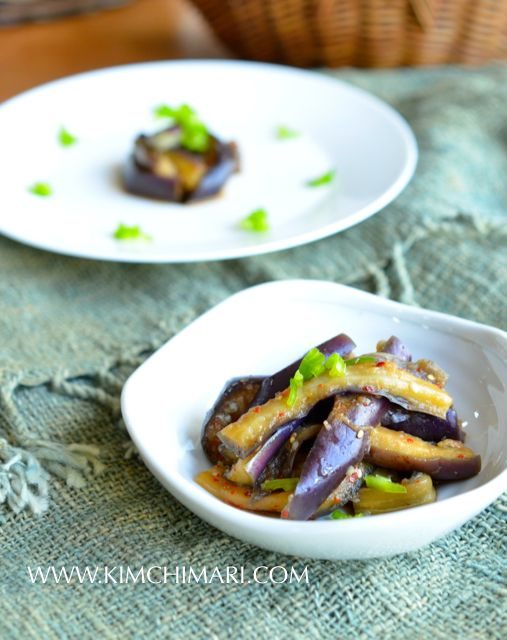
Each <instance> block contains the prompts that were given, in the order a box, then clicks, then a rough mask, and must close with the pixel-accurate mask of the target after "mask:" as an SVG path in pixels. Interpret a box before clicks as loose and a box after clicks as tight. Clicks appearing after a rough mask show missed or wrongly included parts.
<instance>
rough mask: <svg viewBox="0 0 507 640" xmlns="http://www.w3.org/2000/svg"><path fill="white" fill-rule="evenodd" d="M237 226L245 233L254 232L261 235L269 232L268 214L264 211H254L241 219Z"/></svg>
mask: <svg viewBox="0 0 507 640" xmlns="http://www.w3.org/2000/svg"><path fill="white" fill-rule="evenodd" d="M239 226H240V227H241V228H242V229H244V230H245V231H254V232H256V233H263V232H264V231H268V230H269V222H268V213H267V211H266V210H265V209H256V210H255V211H252V213H250V214H249V215H247V216H246V218H243V220H241V222H240V223H239Z"/></svg>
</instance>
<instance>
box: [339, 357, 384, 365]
mask: <svg viewBox="0 0 507 640" xmlns="http://www.w3.org/2000/svg"><path fill="white" fill-rule="evenodd" d="M344 362H345V364H346V365H347V367H350V366H352V367H353V366H354V365H355V364H363V363H365V362H377V361H376V360H375V358H373V357H372V356H358V357H357V358H349V359H348V360H345V361H344Z"/></svg>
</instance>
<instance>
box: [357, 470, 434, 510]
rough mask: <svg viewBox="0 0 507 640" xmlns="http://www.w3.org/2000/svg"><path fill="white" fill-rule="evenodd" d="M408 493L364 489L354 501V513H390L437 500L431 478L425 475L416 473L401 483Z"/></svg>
mask: <svg viewBox="0 0 507 640" xmlns="http://www.w3.org/2000/svg"><path fill="white" fill-rule="evenodd" d="M401 484H402V485H403V486H404V487H405V488H406V490H407V493H385V492H384V491H379V490H378V489H369V488H368V487H363V488H362V489H360V490H359V492H358V494H357V500H355V501H354V512H355V513H365V514H367V513H368V514H377V513H388V512H389V511H399V510H400V509H407V508H408V507H417V506H419V505H422V504H430V503H431V502H435V500H436V499H437V493H436V491H435V488H434V487H433V482H432V481H431V477H430V476H428V475H427V474H425V473H416V474H414V476H412V477H411V478H406V479H404V480H402V481H401Z"/></svg>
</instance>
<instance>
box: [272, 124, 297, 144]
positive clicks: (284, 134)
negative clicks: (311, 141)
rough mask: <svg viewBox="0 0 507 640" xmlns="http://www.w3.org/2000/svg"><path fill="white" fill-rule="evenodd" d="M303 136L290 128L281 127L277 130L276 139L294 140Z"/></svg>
mask: <svg viewBox="0 0 507 640" xmlns="http://www.w3.org/2000/svg"><path fill="white" fill-rule="evenodd" d="M300 135H301V134H300V133H299V132H298V131H295V130H294V129H291V128H290V127H285V126H284V125H280V126H278V127H277V129H276V137H277V138H278V140H292V139H293V138H299V136H300Z"/></svg>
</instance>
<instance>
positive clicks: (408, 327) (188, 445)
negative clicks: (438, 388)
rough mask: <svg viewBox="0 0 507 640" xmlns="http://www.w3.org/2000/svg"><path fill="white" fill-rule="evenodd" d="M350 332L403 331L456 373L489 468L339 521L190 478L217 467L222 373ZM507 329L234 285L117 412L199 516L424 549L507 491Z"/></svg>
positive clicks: (276, 363)
mask: <svg viewBox="0 0 507 640" xmlns="http://www.w3.org/2000/svg"><path fill="white" fill-rule="evenodd" d="M342 331H343V332H346V333H348V334H349V335H350V336H351V337H352V338H353V339H354V340H355V341H356V343H357V345H358V352H365V351H371V350H372V349H374V347H375V344H376V342H377V340H378V339H380V338H383V337H388V336H390V335H391V334H396V335H398V336H399V337H400V338H401V339H402V340H403V341H404V342H406V343H407V345H409V347H410V349H411V350H412V351H413V353H414V355H415V356H416V357H425V358H433V359H435V360H436V361H437V362H438V363H439V364H440V365H441V366H443V367H444V368H445V369H446V370H447V371H448V372H449V373H450V376H451V377H450V381H449V386H448V389H449V391H450V392H451V394H452V395H453V397H454V400H455V406H456V408H457V410H458V413H459V416H460V417H461V419H462V420H464V421H467V422H468V426H467V427H466V432H467V434H468V437H467V443H468V444H469V446H471V447H472V448H473V449H475V450H476V451H477V452H479V453H480V454H481V456H482V465H483V466H482V471H481V472H480V474H479V475H478V476H476V477H474V478H471V479H469V480H466V481H464V482H456V483H450V484H448V485H447V486H445V487H443V488H441V489H439V491H438V501H437V502H436V503H434V504H431V505H427V506H423V507H416V508H413V509H410V510H407V511H402V512H397V513H390V514H385V515H380V516H372V517H367V518H360V519H351V520H340V521H330V520H328V521H314V522H291V521H287V520H279V519H275V518H270V517H265V516H261V515H257V514H252V513H247V512H245V511H240V510H238V509H236V508H234V507H232V506H229V505H227V504H224V503H223V502H221V501H220V500H218V499H216V498H214V497H213V496H211V495H210V494H209V493H207V492H206V491H205V490H204V489H202V488H201V487H200V486H199V485H197V484H196V483H195V482H194V477H195V475H196V474H197V473H198V472H199V471H201V470H203V469H205V468H209V467H210V463H209V462H208V461H207V460H206V459H205V456H204V454H203V452H202V450H201V446H200V431H201V424H202V421H203V417H204V415H205V413H206V411H207V410H208V409H209V407H210V406H211V405H212V404H213V402H214V400H215V398H216V396H217V394H218V393H219V391H220V390H221V389H222V387H223V385H224V384H225V382H226V381H227V380H228V379H230V378H232V377H235V376H241V375H246V374H265V373H271V372H273V371H276V370H278V369H280V368H281V367H283V366H284V365H286V364H287V363H288V362H291V361H293V360H294V359H295V358H297V357H298V356H300V355H302V354H303V353H304V352H305V351H306V350H308V349H309V348H310V347H312V346H313V345H315V344H318V343H320V342H322V341H323V340H324V339H326V338H329V337H330V336H332V335H334V334H336V333H339V332H342ZM506 406H507V334H505V333H504V332H502V331H499V330H498V329H494V328H491V327H487V326H484V325H479V324H475V323H472V322H468V321H466V320H461V319H459V318H455V317H452V316H447V315H443V314H440V313H435V312H431V311H424V310H422V309H418V308H414V307H408V306H405V305H401V304H398V303H396V302H391V301H388V300H384V299H382V298H379V297H376V296H373V295H371V294H368V293H363V292H360V291H357V290H356V289H351V288H348V287H344V286H342V285H338V284H334V283H329V282H319V281H312V280H289V281H284V282H274V283H268V284H264V285H260V286H257V287H253V288H251V289H247V290H245V291H242V292H241V293H238V294H236V295H234V296H232V297H231V298H229V299H228V300H226V301H225V302H222V303H221V304H219V305H218V306H216V307H215V308H213V309H212V310H211V311H209V312H207V313H205V314H204V315H203V316H201V317H200V318H199V319H198V320H196V321H195V322H193V323H192V324H191V325H189V326H188V327H187V328H186V329H184V330H183V331H182V332H181V333H180V334H178V335H177V336H176V337H174V338H173V339H172V340H170V341H169V342H168V343H167V344H166V345H165V346H163V347H162V348H161V349H160V350H159V351H157V352H156V353H155V354H154V355H153V356H151V358H149V359H148V360H147V361H146V362H145V363H144V364H143V365H142V366H141V367H140V368H139V369H138V370H137V371H136V372H134V374H133V375H132V376H131V377H130V378H129V380H128V381H127V383H126V385H125V388H124V390H123V394H122V411H123V416H124V418H125V422H126V424H127V427H128V430H129V432H130V435H131V436H132V439H133V440H134V442H135V444H136V446H137V447H138V449H139V452H140V453H141V456H142V457H143V459H144V461H145V462H146V464H147V466H148V467H149V468H150V469H151V471H152V472H153V474H154V475H155V476H156V477H157V478H158V479H159V480H160V482H161V483H162V484H163V485H164V486H165V487H167V489H169V491H170V492H171V493H172V494H173V495H174V496H175V497H176V498H177V499H178V500H179V501H180V502H182V503H183V504H184V505H185V506H186V507H188V508H189V509H190V510H192V511H193V512H194V513H196V514H197V515H198V516H200V517H201V518H203V519H204V520H206V521H207V522H209V523H210V524H212V525H214V526H215V527H217V528H219V529H221V530H222V531H225V532H226V533H228V534H230V535H232V536H235V537H237V538H240V539H241V540H244V541H246V542H250V543H253V544H256V545H258V546H260V547H265V548H267V549H272V550H275V551H280V552H282V553H287V554H294V555H299V556H306V557H311V558H327V559H332V560H336V559H352V558H354V559H361V558H372V557H378V556H386V555H391V554H396V553H401V552H405V551H411V550H413V549H417V548H418V547H421V546H423V545H425V544H428V543H429V542H431V541H432V540H434V539H436V538H438V537H440V536H442V535H444V534H445V533H447V532H449V531H451V530H453V529H455V528H456V527H458V526H460V525H461V524H463V523H464V522H465V521H466V520H468V519H469V518H471V517H472V516H474V515H476V514H477V513H479V512H480V511H481V510H482V509H484V508H485V507H486V506H487V505H488V504H490V503H491V502H492V501H493V500H494V499H495V498H497V497H498V496H499V495H500V494H501V493H502V491H504V490H506V489H507V470H506V467H507V414H506V411H505V408H506Z"/></svg>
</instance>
